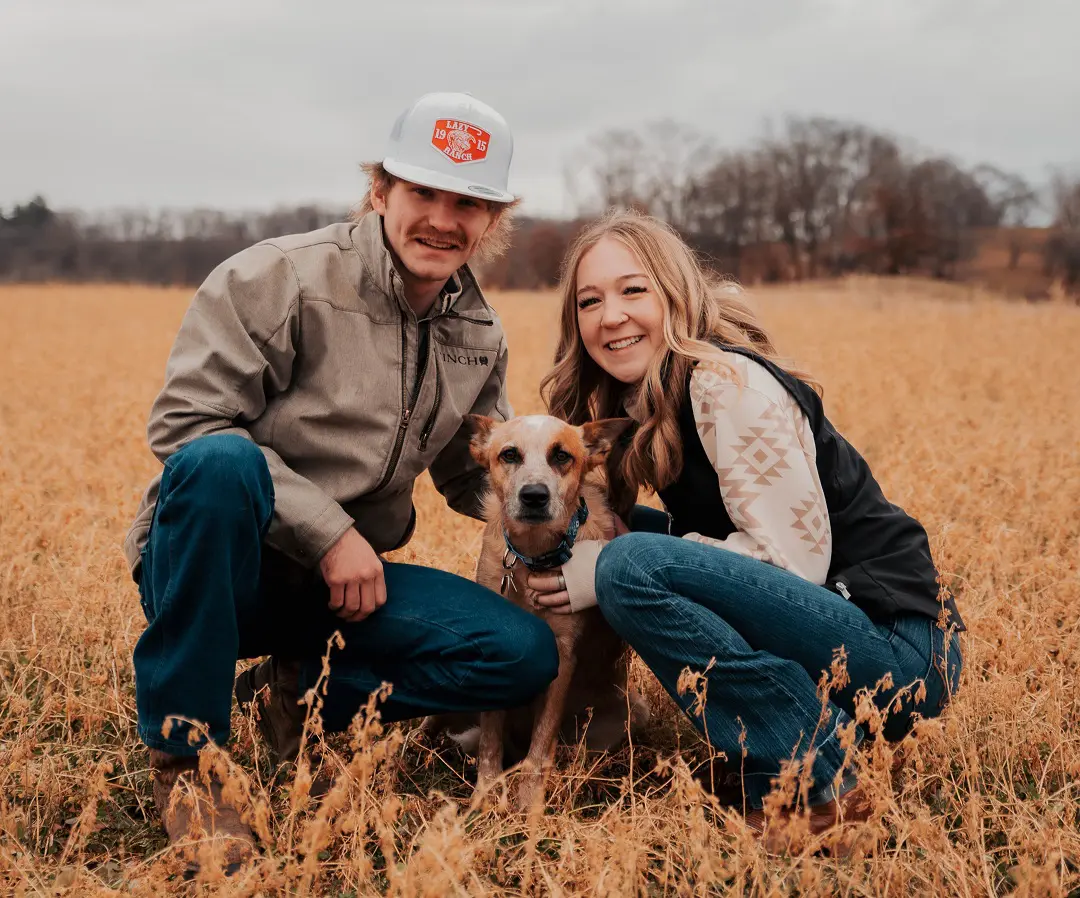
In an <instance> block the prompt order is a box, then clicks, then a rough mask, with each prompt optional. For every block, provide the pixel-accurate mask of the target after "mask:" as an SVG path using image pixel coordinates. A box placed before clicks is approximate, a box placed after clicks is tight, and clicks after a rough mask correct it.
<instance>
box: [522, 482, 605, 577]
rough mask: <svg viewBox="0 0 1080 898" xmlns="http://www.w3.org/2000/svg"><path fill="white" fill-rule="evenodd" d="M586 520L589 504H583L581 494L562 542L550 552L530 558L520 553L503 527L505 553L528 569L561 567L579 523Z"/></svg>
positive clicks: (569, 550) (564, 562)
mask: <svg viewBox="0 0 1080 898" xmlns="http://www.w3.org/2000/svg"><path fill="white" fill-rule="evenodd" d="M587 520H589V506H588V505H586V504H585V497H584V496H582V497H581V504H580V505H579V506H578V509H577V511H575V512H574V516H573V517H572V518H571V519H570V526H569V527H567V528H566V533H565V534H563V538H562V542H560V543H559V545H558V546H557V547H555V548H554V549H552V550H551V551H550V552H545V553H544V554H543V555H537V556H536V557H535V558H530V557H529V556H528V555H522V554H521V553H520V552H519V551H518V550H517V549H515V548H514V544H513V543H512V542H510V534H509V533H507V532H506V528H505V527H503V539H504V540H505V541H506V551H507V554H508V555H513V556H514V558H515V559H516V560H518V561H520V562H521V563H522V564H524V565H525V567H527V568H528V569H529V570H530V571H550V570H551V569H552V568H557V567H562V566H563V565H564V564H566V562H568V561H569V560H570V556H571V555H572V554H573V548H574V542H575V541H576V540H577V535H578V532H579V531H580V530H581V525H582V524H584V523H585V522H586V521H587ZM510 566H513V562H511V564H510ZM503 567H507V564H506V561H505V560H504V561H503Z"/></svg>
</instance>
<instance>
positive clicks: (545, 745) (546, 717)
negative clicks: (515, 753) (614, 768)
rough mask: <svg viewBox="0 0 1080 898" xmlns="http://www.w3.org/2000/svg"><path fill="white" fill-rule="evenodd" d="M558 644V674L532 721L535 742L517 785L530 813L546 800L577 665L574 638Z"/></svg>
mask: <svg viewBox="0 0 1080 898" xmlns="http://www.w3.org/2000/svg"><path fill="white" fill-rule="evenodd" d="M556 645H557V646H558V648H559V673H558V676H556V677H555V680H554V681H553V682H552V684H551V685H550V686H549V687H548V689H547V692H546V693H544V698H543V701H542V702H541V703H540V707H539V708H538V709H537V712H536V717H535V718H534V719H533V730H532V741H531V742H530V743H529V753H528V754H527V755H526V756H525V760H524V762H523V763H522V775H521V780H520V782H519V784H518V792H517V799H516V805H517V809H518V810H519V811H526V810H528V809H529V807H531V805H532V803H533V801H534V800H536V798H537V794H538V793H539V795H540V797H541V798H542V797H543V792H544V779H545V777H546V775H547V772H548V769H549V768H550V767H551V762H552V761H553V760H554V758H555V744H556V742H557V741H558V738H559V727H560V725H561V724H562V719H563V712H564V711H565V709H566V696H567V694H568V693H569V691H570V681H571V680H572V679H573V677H574V668H575V666H576V664H577V657H576V654H575V652H574V640H573V639H572V638H570V637H567V638H557V639H556Z"/></svg>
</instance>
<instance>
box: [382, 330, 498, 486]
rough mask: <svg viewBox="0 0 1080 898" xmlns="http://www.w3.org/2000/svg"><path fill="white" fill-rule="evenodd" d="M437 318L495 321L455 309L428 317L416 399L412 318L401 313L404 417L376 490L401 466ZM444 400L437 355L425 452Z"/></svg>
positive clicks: (422, 434)
mask: <svg viewBox="0 0 1080 898" xmlns="http://www.w3.org/2000/svg"><path fill="white" fill-rule="evenodd" d="M436 318H456V319H457V320H459V321H467V322H469V323H470V324H479V325H483V326H484V327H493V326H494V324H495V322H494V321H488V320H485V319H483V318H469V317H467V316H465V315H459V314H457V313H456V312H455V311H453V309H451V310H450V311H448V312H445V313H444V314H442V315H435V316H434V317H432V318H428V319H425V320H424V321H422V322H420V324H421V326H423V325H426V326H427V328H428V352H427V355H425V356H424V358H423V359H417V360H416V363H417V365H419V366H420V367H419V368H418V370H417V373H416V383H415V385H414V389H413V395H412V401H410V400H409V385H408V378H407V375H406V371H407V369H408V367H409V366H408V364H407V361H408V360H407V358H406V353H407V352H408V348H409V322H408V319H407V318H406V317H405V315H404V314H402V316H401V419H400V420H399V421H398V432H397V437H396V438H395V439H394V448H393V450H392V451H391V452H390V464H389V465H387V467H386V472H385V473H384V474H383V476H382V477H381V478H380V479H379V482H378V483H377V484H376V485H375V486H374V488H373V489H372V490H371V492H373V493H377V492H379V490H381V489H382V488H383V487H385V486H386V485H387V484H388V483H389V482H390V480H391V479H392V478H393V476H394V471H395V470H396V469H397V463H398V461H399V460H400V458H401V449H402V447H403V446H404V445H405V436H406V434H407V432H408V429H409V421H410V420H411V419H412V413H413V408H414V407H415V405H416V401H417V400H418V399H419V398H420V390H421V388H422V387H423V384H424V375H426V374H427V365H428V359H429V358H430V357H431V356H432V355H433V354H435V348H434V347H433V346H432V337H431V322H432V321H434V320H435V319H436ZM441 403H442V387H441V384H440V383H439V359H438V356H437V355H435V400H434V402H432V405H431V412H430V413H429V414H428V418H427V421H425V422H424V429H423V430H422V431H421V432H420V451H421V452H423V451H424V449H426V448H427V443H428V438H429V437H430V436H431V431H432V429H433V428H434V427H435V416H436V415H437V414H438V413H439V406H440V404H441Z"/></svg>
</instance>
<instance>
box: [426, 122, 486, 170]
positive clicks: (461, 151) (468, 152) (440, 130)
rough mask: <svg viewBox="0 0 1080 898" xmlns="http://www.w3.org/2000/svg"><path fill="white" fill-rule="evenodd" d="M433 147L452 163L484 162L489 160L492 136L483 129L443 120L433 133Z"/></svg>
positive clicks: (437, 123) (465, 123)
mask: <svg viewBox="0 0 1080 898" xmlns="http://www.w3.org/2000/svg"><path fill="white" fill-rule="evenodd" d="M431 145H432V146H433V147H435V149H437V150H438V151H439V152H440V153H442V154H443V155H444V156H445V157H446V158H447V159H449V160H450V161H451V162H453V163H456V164H460V163H463V162H482V161H483V160H484V159H486V158H487V154H488V147H489V146H490V145H491V135H490V134H488V132H487V131H485V130H484V129H483V128H478V127H476V125H470V124H469V123H468V122H458V121H454V120H453V119H445V118H441V119H439V120H438V121H436V122H435V128H434V129H433V130H432V132H431Z"/></svg>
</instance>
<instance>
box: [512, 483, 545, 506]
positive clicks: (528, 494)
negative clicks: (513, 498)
mask: <svg viewBox="0 0 1080 898" xmlns="http://www.w3.org/2000/svg"><path fill="white" fill-rule="evenodd" d="M518 498H519V499H521V504H522V505H524V506H525V507H526V508H543V507H544V506H545V505H547V504H548V499H550V498H551V493H550V491H549V490H548V488H547V487H546V486H544V484H542V483H529V484H527V485H525V486H523V487H522V488H521V491H520V492H519V493H518Z"/></svg>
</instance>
